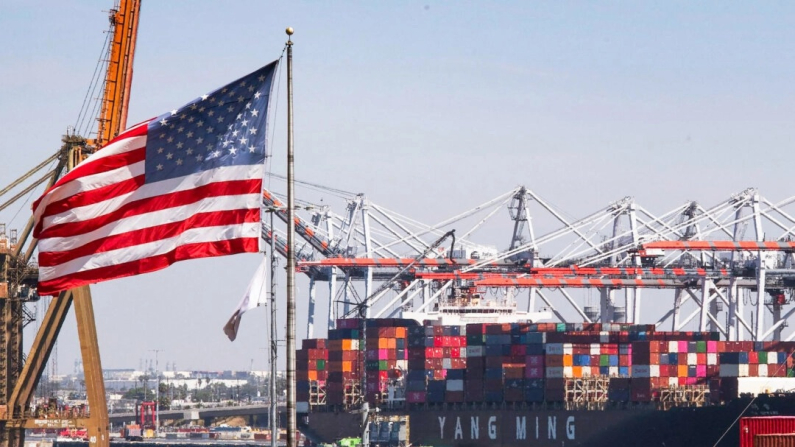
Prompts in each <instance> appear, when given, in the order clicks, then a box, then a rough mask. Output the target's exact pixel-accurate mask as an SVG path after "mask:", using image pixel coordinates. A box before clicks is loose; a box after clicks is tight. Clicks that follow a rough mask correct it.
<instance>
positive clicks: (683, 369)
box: [676, 365, 687, 377]
mask: <svg viewBox="0 0 795 447" xmlns="http://www.w3.org/2000/svg"><path fill="white" fill-rule="evenodd" d="M676 370H677V371H676V375H677V376H678V377H687V365H678V367H677V368H676Z"/></svg>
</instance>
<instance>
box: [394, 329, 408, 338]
mask: <svg viewBox="0 0 795 447" xmlns="http://www.w3.org/2000/svg"><path fill="white" fill-rule="evenodd" d="M395 337H397V338H406V328H404V327H396V328H395Z"/></svg>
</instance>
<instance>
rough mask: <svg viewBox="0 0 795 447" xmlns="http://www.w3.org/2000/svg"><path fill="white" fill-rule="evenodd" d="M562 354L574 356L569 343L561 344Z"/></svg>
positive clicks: (572, 348)
mask: <svg viewBox="0 0 795 447" xmlns="http://www.w3.org/2000/svg"><path fill="white" fill-rule="evenodd" d="M563 354H569V355H572V354H574V347H573V346H572V345H571V343H563Z"/></svg>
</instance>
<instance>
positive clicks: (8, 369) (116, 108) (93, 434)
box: [0, 0, 141, 447]
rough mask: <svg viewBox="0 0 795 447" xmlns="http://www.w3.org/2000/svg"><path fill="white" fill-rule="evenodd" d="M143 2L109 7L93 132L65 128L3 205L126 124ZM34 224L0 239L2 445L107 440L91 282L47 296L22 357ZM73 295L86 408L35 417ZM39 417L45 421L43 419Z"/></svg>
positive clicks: (50, 179) (100, 444)
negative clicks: (64, 438)
mask: <svg viewBox="0 0 795 447" xmlns="http://www.w3.org/2000/svg"><path fill="white" fill-rule="evenodd" d="M140 10H141V0H118V2H117V4H116V5H115V7H114V8H113V9H112V10H111V11H110V15H109V19H110V47H109V49H108V55H109V57H108V58H107V66H106V73H105V78H104V83H103V94H102V99H101V102H100V108H99V116H98V117H97V122H98V126H97V133H96V136H95V137H94V138H87V137H86V136H81V135H78V134H76V133H74V132H69V133H68V134H67V135H66V136H64V138H63V144H62V146H61V149H60V150H59V151H58V152H57V153H56V154H55V155H53V156H51V157H50V158H48V159H47V160H45V161H44V162H43V163H41V164H39V166H37V167H36V168H34V169H33V170H31V171H30V172H28V173H27V174H25V175H24V176H22V177H21V178H20V179H18V180H17V181H15V182H12V184H11V185H9V187H7V188H4V189H3V190H2V191H0V195H2V194H4V193H5V192H7V191H8V190H10V189H12V188H14V187H16V186H17V185H19V184H20V183H21V182H22V181H25V180H26V179H27V178H29V177H30V176H31V175H32V174H34V173H36V172H38V171H39V170H41V169H42V168H43V167H44V166H46V165H48V164H49V163H51V162H53V161H55V160H57V165H56V167H55V169H53V170H52V171H50V172H49V173H47V174H46V175H45V176H44V177H42V178H41V179H39V180H37V181H36V182H34V184H33V185H31V186H29V187H28V188H26V189H25V190H23V191H22V192H21V193H20V194H18V195H17V196H16V197H14V198H12V199H11V200H10V201H9V202H6V203H4V204H2V205H3V206H7V205H8V204H10V203H12V202H13V201H15V200H16V199H18V198H20V197H21V196H22V195H24V194H27V193H28V192H30V191H32V190H33V189H34V188H35V187H37V186H39V185H41V184H43V183H45V182H46V183H47V185H48V187H49V186H52V185H53V184H54V183H55V182H56V181H57V180H58V178H59V177H60V176H61V175H62V174H63V173H64V172H66V171H68V170H70V169H72V168H73V167H75V166H76V165H77V164H78V163H80V162H81V161H82V160H83V159H84V158H85V157H86V156H88V155H89V154H90V153H92V152H94V151H97V150H100V149H101V148H102V147H103V146H104V145H106V144H107V143H108V142H109V141H111V140H112V139H113V138H114V137H115V136H116V135H118V134H119V133H120V132H121V131H122V130H124V128H125V126H126V121H127V107H128V104H129V100H130V90H131V85H132V76H133V70H132V67H133V59H134V56H135V43H136V37H137V33H138V21H139V17H140ZM32 229H33V219H32V217H31V219H29V220H28V223H27V225H26V226H25V228H24V230H23V231H22V232H21V233H20V234H19V235H18V238H17V240H16V241H15V243H14V244H13V246H10V247H9V246H6V247H0V310H1V311H2V314H3V324H2V325H0V346H3V347H4V349H0V428H2V431H1V433H2V441H1V442H0V447H23V446H24V430H25V429H26V428H69V427H85V428H87V429H88V437H89V445H91V446H92V447H94V446H96V447H107V446H108V445H109V436H108V411H107V406H106V402H105V387H104V383H103V381H102V368H101V363H100V358H99V346H98V342H97V334H96V327H95V324H94V311H93V304H92V301H91V294H90V291H89V289H88V287H81V288H78V289H73V290H68V291H65V292H62V293H61V294H60V295H59V296H58V297H57V298H54V299H53V300H52V303H51V304H50V306H49V308H48V309H47V313H46V315H45V317H44V320H43V321H42V322H41V325H40V327H39V331H38V333H37V334H36V338H35V340H34V342H33V345H32V346H31V350H30V353H29V354H28V355H27V358H26V359H25V362H24V365H23V356H22V328H23V324H24V318H23V315H24V302H25V301H26V300H27V299H29V297H30V294H28V293H23V290H26V289H25V288H26V287H27V286H28V285H33V284H35V281H36V276H37V274H36V271H35V266H33V265H31V264H30V260H31V257H32V255H33V252H34V250H35V248H36V239H35V238H32V237H31V236H30V235H31V231H32ZM26 244H27V247H26ZM25 247H26V248H25ZM23 250H24V252H23ZM73 302H74V304H75V316H76V318H77V327H78V335H79V338H80V349H81V353H82V355H83V365H84V373H85V381H86V389H87V392H88V401H89V406H90V410H91V411H90V414H87V415H86V414H80V415H77V414H71V415H69V416H66V415H59V414H49V415H48V417H47V418H46V419H37V418H35V417H34V415H33V414H31V412H30V403H31V399H32V397H33V393H34V391H35V389H36V386H37V384H38V382H39V380H40V379H41V376H42V373H43V372H44V367H45V365H46V364H47V360H48V358H49V356H50V353H51V352H52V350H53V347H54V345H55V340H56V338H57V336H58V333H59V331H60V328H61V326H62V325H63V322H64V320H65V318H66V315H67V313H68V311H69V308H70V307H71V305H72V303H73ZM42 420H43V421H45V422H44V423H42ZM42 424H43V425H42Z"/></svg>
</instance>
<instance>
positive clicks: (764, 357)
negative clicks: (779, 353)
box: [757, 351, 767, 365]
mask: <svg viewBox="0 0 795 447" xmlns="http://www.w3.org/2000/svg"><path fill="white" fill-rule="evenodd" d="M757 355H758V356H759V364H760V365H764V364H766V363H767V352H765V351H759V352H758V353H757Z"/></svg>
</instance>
